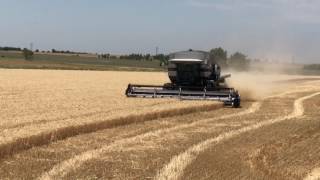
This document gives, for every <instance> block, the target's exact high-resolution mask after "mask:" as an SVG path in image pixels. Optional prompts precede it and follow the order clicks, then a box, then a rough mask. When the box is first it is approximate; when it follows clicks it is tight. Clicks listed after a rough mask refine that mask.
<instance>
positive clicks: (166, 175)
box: [156, 92, 320, 180]
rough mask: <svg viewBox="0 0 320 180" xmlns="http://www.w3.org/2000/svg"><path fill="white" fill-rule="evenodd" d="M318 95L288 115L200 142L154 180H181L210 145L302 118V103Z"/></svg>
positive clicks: (167, 166) (165, 168)
mask: <svg viewBox="0 0 320 180" xmlns="http://www.w3.org/2000/svg"><path fill="white" fill-rule="evenodd" d="M318 95H320V92H318V93H314V94H311V95H309V96H305V97H302V98H299V99H297V100H296V101H295V102H294V110H293V112H292V113H291V114H290V115H287V116H283V117H279V118H276V119H271V120H268V121H263V122H260V123H257V124H254V125H251V126H247V127H244V128H241V129H238V130H234V131H230V132H227V133H224V134H221V135H219V136H218V137H215V138H212V139H208V140H205V141H203V142H200V143H199V144H196V145H194V146H192V147H190V148H188V149H187V150H186V151H184V152H183V153H181V154H179V155H177V156H175V157H173V158H172V160H171V161H170V162H169V163H168V164H167V165H165V166H164V168H163V169H162V170H161V171H160V172H159V174H158V175H157V177H156V179H160V180H162V179H165V180H168V179H172V180H173V179H179V178H181V176H182V175H183V171H184V169H185V168H186V167H187V166H188V165H189V164H191V163H192V161H193V160H195V159H196V158H197V155H199V154H200V153H201V152H203V151H205V150H206V149H207V148H209V147H211V146H212V145H215V144H217V143H219V142H220V141H223V140H226V139H230V138H232V137H234V136H238V135H240V134H242V133H245V132H248V131H252V130H255V129H258V128H261V127H263V126H268V125H271V124H274V123H277V122H281V121H284V120H288V119H293V118H297V117H300V116H302V115H303V113H304V108H303V104H302V103H303V101H305V100H307V99H310V98H312V97H314V96H318Z"/></svg>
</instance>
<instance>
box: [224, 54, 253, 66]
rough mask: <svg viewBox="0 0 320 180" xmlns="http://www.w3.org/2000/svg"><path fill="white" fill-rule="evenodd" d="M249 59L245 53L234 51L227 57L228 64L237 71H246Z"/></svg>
mask: <svg viewBox="0 0 320 180" xmlns="http://www.w3.org/2000/svg"><path fill="white" fill-rule="evenodd" d="M249 64H250V60H249V59H248V58H247V56H246V55H244V54H242V53H240V52H236V53H234V54H232V55H231V56H230V58H229V59H228V66H229V67H231V68H232V69H235V70H238V71H247V70H248V69H249Z"/></svg>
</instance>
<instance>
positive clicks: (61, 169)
mask: <svg viewBox="0 0 320 180" xmlns="http://www.w3.org/2000/svg"><path fill="white" fill-rule="evenodd" d="M260 107H261V102H255V103H253V104H252V105H251V107H250V108H248V109H247V110H244V111H242V112H239V113H237V114H231V115H225V116H222V117H219V118H209V119H203V120H200V121H196V122H193V123H190V124H184V125H180V126H175V127H172V128H168V129H160V130H157V131H153V132H148V133H145V134H142V135H138V136H135V137H132V138H128V139H123V140H119V141H115V142H114V143H112V144H110V145H107V146H103V147H102V148H100V149H96V150H91V151H87V152H84V153H82V154H80V155H77V156H74V157H73V158H71V159H68V160H66V161H64V162H62V163H60V164H58V165H56V166H55V167H53V168H52V169H51V170H50V171H49V172H46V173H44V174H43V175H42V176H41V177H40V179H59V178H61V177H63V176H65V175H66V174H67V173H68V172H70V171H72V170H75V169H77V168H79V167H80V166H81V165H82V164H83V163H84V162H86V161H89V160H91V159H96V158H99V157H100V156H101V154H103V153H105V152H108V151H112V150H114V149H116V148H118V147H121V146H122V145H123V144H127V143H130V142H134V141H139V140H142V139H143V138H147V137H151V136H158V135H159V134H162V133H169V132H173V131H176V130H179V129H184V128H189V127H193V126H197V125H199V124H202V123H207V122H211V121H214V120H218V119H227V118H232V117H235V116H243V115H246V114H250V113H254V112H256V111H257V110H259V109H260Z"/></svg>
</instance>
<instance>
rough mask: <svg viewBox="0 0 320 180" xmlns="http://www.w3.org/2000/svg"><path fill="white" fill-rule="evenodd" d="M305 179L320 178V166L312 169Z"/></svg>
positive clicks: (314, 179) (316, 179) (317, 179)
mask: <svg viewBox="0 0 320 180" xmlns="http://www.w3.org/2000/svg"><path fill="white" fill-rule="evenodd" d="M304 180H320V168H316V169H314V170H312V171H311V173H310V174H308V176H307V177H305V178H304Z"/></svg>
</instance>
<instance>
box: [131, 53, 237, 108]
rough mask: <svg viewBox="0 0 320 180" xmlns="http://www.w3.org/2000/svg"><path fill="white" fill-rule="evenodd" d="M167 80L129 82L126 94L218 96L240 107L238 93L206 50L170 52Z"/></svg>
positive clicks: (189, 96) (212, 97) (138, 95)
mask: <svg viewBox="0 0 320 180" xmlns="http://www.w3.org/2000/svg"><path fill="white" fill-rule="evenodd" d="M168 76H169V79H170V81H171V82H170V83H166V84H164V85H162V86H152V85H135V84H129V85H128V88H127V90H126V96H127V97H143V98H179V99H188V100H217V101H222V102H224V104H225V105H230V106H232V107H240V95H239V93H238V91H236V90H235V89H233V88H230V87H226V85H225V79H226V78H228V77H230V76H231V75H229V74H228V75H224V76H221V68H220V66H219V65H218V63H216V62H215V61H214V60H213V59H211V58H210V54H209V53H208V52H205V51H193V50H189V51H181V52H176V53H172V54H170V55H169V64H168Z"/></svg>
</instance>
